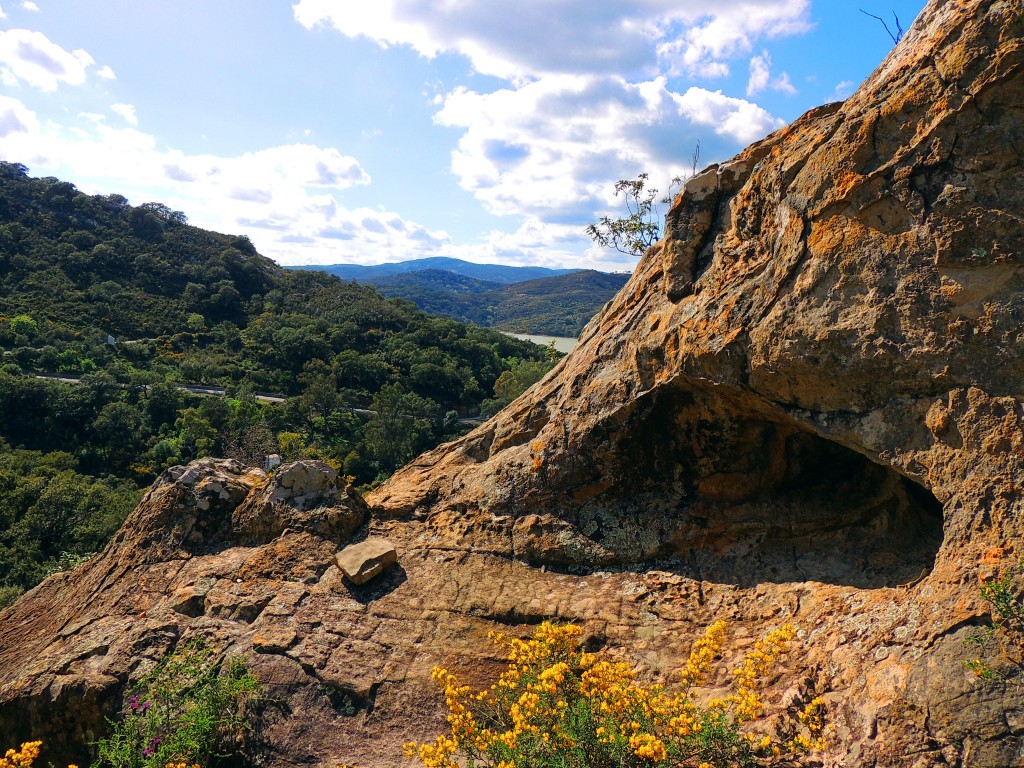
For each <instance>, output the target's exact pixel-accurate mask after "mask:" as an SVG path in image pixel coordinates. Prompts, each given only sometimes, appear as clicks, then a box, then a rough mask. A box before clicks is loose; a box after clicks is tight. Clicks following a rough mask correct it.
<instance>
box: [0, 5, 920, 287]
mask: <svg viewBox="0 0 1024 768" xmlns="http://www.w3.org/2000/svg"><path fill="white" fill-rule="evenodd" d="M923 5H924V0H860V1H859V2H857V1H850V2H848V1H847V0H716V2H714V3H709V2H706V0H701V1H700V2H697V1H696V0H519V2H512V3H499V2H494V0H369V1H367V0H360V1H359V2H354V1H353V0H298V1H297V2H287V1H283V2H278V1H277V0H261V2H258V3H253V2H251V0H250V1H248V2H245V1H243V0H176V1H175V2H173V3H172V2H139V0H35V1H34V2H33V1H32V0H28V1H22V0H18V1H17V2H14V1H12V0H0V158H3V159H5V160H9V161H12V162H20V163H23V164H25V165H26V166H28V168H29V172H30V173H31V174H33V175H47V176H57V177H59V178H62V179H65V180H68V181H71V182H73V183H75V184H76V185H77V186H78V187H79V188H80V189H82V190H84V191H87V192H91V193H102V194H110V193H119V194H123V195H125V196H126V197H128V199H129V200H130V201H131V202H132V203H133V204H139V203H143V202H147V201H157V202H162V203H165V204H167V205H169V206H171V207H172V208H175V209H177V210H181V211H183V212H184V213H185V214H186V215H187V216H188V218H189V220H190V222H192V223H193V224H197V225H199V226H203V227H208V228H211V229H216V230H219V231H222V232H230V233H235V234H246V235H248V236H249V237H250V238H251V239H252V241H253V242H254V243H255V245H256V247H257V248H258V249H259V250H260V252H261V253H263V254H264V255H267V256H270V257H271V258H274V259H276V260H277V261H279V262H281V263H284V264H313V263H321V264H330V263H341V262H353V263H366V264H370V263H380V262H384V261H397V260H402V259H408V258H420V257H425V256H454V257H458V258H463V259H467V260H470V261H478V262H499V263H507V264H536V265H544V266H572V267H594V268H599V269H606V270H619V271H621V270H625V269H631V268H632V267H633V265H634V264H635V259H630V258H628V257H624V256H622V255H621V254H618V253H616V252H614V251H610V250H606V249H599V248H597V247H596V246H594V245H593V244H592V243H591V242H590V241H589V240H588V239H587V237H586V235H585V234H584V229H585V227H586V225H587V224H588V223H590V222H592V221H594V220H596V219H597V218H598V217H599V216H601V215H602V214H606V213H607V214H611V215H618V214H619V213H620V212H621V210H622V209H621V200H616V199H615V198H614V196H613V185H614V183H615V181H616V180H617V179H621V178H634V177H635V176H636V175H637V174H638V173H640V172H648V173H649V174H650V179H651V182H652V183H653V184H654V185H655V186H659V187H660V188H662V189H663V188H664V187H665V185H666V184H667V183H668V180H669V179H671V178H672V177H673V176H676V175H679V174H682V173H685V172H686V171H687V169H688V166H689V163H690V156H691V154H692V151H693V148H694V146H695V144H696V142H697V141H700V144H701V148H702V149H701V165H706V164H708V163H711V162H715V161H720V160H724V159H726V158H728V157H730V156H731V155H733V154H735V153H736V152H738V151H739V150H741V149H742V148H743V147H744V146H746V145H747V144H748V143H750V142H751V141H753V140H756V139H758V138H760V137H762V136H764V135H765V134H767V133H769V132H770V131H772V130H774V129H775V128H777V127H780V126H782V125H784V124H785V123H787V122H789V121H791V120H793V119H795V118H797V117H798V116H799V115H800V114H802V113H803V112H804V111H806V110H807V109H810V108H811V107H814V106H817V105H819V104H822V103H825V102H827V101H834V100H836V99H839V98H843V97H845V96H847V95H849V94H850V93H852V92H853V90H854V89H855V88H856V87H857V86H859V85H860V83H861V82H862V81H863V80H864V78H865V77H867V75H868V74H870V72H871V71H872V70H873V69H874V68H875V66H876V65H877V64H878V63H879V62H880V61H881V60H882V58H883V57H884V56H885V55H886V54H887V53H888V51H889V50H890V49H891V48H892V41H891V40H890V39H889V37H888V35H887V34H886V32H885V30H884V29H883V28H882V26H881V24H880V23H879V22H878V21H876V20H875V19H872V18H869V17H868V16H865V15H864V14H863V13H861V12H860V10H859V9H863V10H865V11H867V12H869V13H874V14H877V15H879V16H884V17H886V18H887V19H890V20H891V18H892V14H893V12H895V13H896V14H897V15H898V17H899V19H900V21H901V22H902V23H903V26H904V27H905V28H909V26H910V24H911V22H912V21H913V19H914V18H915V17H916V15H917V14H918V12H919V11H920V10H921V8H922V7H923ZM890 26H891V24H890Z"/></svg>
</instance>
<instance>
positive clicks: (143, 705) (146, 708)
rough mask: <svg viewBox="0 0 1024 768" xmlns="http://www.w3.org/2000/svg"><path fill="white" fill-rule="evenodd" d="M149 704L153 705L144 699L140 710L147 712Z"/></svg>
mask: <svg viewBox="0 0 1024 768" xmlns="http://www.w3.org/2000/svg"><path fill="white" fill-rule="evenodd" d="M151 706H153V705H152V704H150V703H149V702H148V701H144V702H142V711H143V712H149V708H150V707H151Z"/></svg>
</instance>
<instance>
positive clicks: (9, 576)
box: [0, 162, 554, 604]
mask: <svg viewBox="0 0 1024 768" xmlns="http://www.w3.org/2000/svg"><path fill="white" fill-rule="evenodd" d="M0 350H2V354H3V358H2V361H0V441H2V442H0V604H2V603H3V602H4V601H5V600H8V599H10V598H11V596H12V595H14V594H17V592H19V591H21V590H22V589H24V588H26V587H29V586H31V585H32V584H34V583H35V582H36V581H38V580H39V578H41V576H42V575H44V574H45V573H46V572H47V571H49V570H53V569H54V568H59V567H61V565H62V564H63V563H66V562H67V561H69V559H70V560H73V559H74V558H75V557H79V556H82V555H84V554H86V553H88V552H91V551H94V550H95V549H96V548H98V547H99V546H101V545H102V543H103V542H104V541H105V540H106V538H108V537H109V535H110V534H111V533H112V532H113V531H114V530H115V529H116V527H117V525H118V524H119V523H120V521H121V520H122V519H123V517H124V515H125V514H127V512H128V511H129V510H130V509H131V507H132V505H133V504H134V503H135V502H136V501H137V499H138V497H139V495H140V491H141V488H143V487H144V486H145V485H148V483H150V482H151V481H152V479H153V478H154V477H155V476H156V474H157V473H158V472H160V471H162V470H163V469H165V468H166V467H168V466H171V465H173V464H177V463H182V462H186V461H190V460H192V459H195V458H199V457H202V456H206V455H218V456H231V457H234V458H238V459H241V460H244V461H247V462H251V463H261V462H262V460H263V457H264V456H266V455H267V454H270V453H275V452H276V453H280V454H282V455H283V456H284V457H285V458H286V459H290V458H299V457H302V456H313V457H319V458H322V459H324V460H326V461H328V462H330V463H331V464H333V465H334V466H336V467H337V468H338V469H339V470H340V471H342V472H344V473H346V474H348V475H350V476H352V477H353V478H354V480H355V482H356V483H358V484H372V483H375V482H379V481H381V480H382V479H383V478H385V477H386V476H387V475H388V474H390V473H391V472H393V471H394V470H395V469H396V468H397V467H399V466H401V465H402V464H404V463H405V462H407V461H408V460H409V459H411V458H412V457H414V456H415V455H417V454H418V453H419V452H421V451H423V450H426V449H427V448H430V447H433V446H434V445H437V444H438V443H439V442H441V441H444V440H448V439H451V438H453V437H455V436H457V435H458V434H461V433H462V432H464V431H465V430H466V429H468V425H467V424H466V422H465V421H464V418H465V417H467V416H472V415H474V414H477V413H479V412H480V411H481V408H483V410H484V411H485V412H492V411H494V410H495V409H496V408H498V407H500V406H501V405H503V404H504V403H505V402H507V401H508V400H509V399H511V398H512V397H514V396H515V395H516V394H518V392H519V391H521V390H522V388H525V386H528V385H529V383H532V381H534V380H536V378H538V377H539V376H540V375H542V374H543V372H544V371H546V370H547V369H548V368H549V367H550V366H551V365H552V364H553V359H554V355H553V353H552V352H550V351H549V350H546V349H544V348H541V347H538V346H536V345H534V344H529V343H526V342H521V341H518V340H516V339H513V338H511V337H508V336H506V335H503V334H500V333H497V332H494V331H488V330H485V329H483V328H479V327H474V326H470V325H464V324H462V323H459V322H455V321H453V320H449V319H444V318H439V317H432V316H430V315H427V314H424V313H423V312H420V311H418V310H417V309H416V307H415V306H414V305H413V304H412V303H410V302H407V301H401V300H391V299H386V298H384V297H382V296H381V295H380V294H378V293H377V292H376V291H374V290H373V289H372V288H369V287H365V286H360V285H356V284H354V283H351V282H347V283H346V282H343V281H341V280H340V279H339V278H337V277H335V276H333V275H329V274H327V273H324V272H307V271H294V270H285V269H282V268H281V267H279V266H277V265H276V264H274V262H272V261H270V260H269V259H266V258H264V257H262V256H260V255H259V254H258V253H257V252H256V250H255V249H254V247H253V245H252V243H250V242H249V240H248V239H246V238H245V237H235V236H230V235H223V234H218V233H215V232H209V231H206V230H202V229H199V228H197V227H193V226H190V225H189V224H188V223H187V221H186V218H185V216H184V215H183V214H182V213H180V212H176V211H172V210H170V209H169V208H167V207H166V206H163V205H161V204H158V203H147V204H143V205H140V206H131V205H129V204H128V202H127V200H126V199H125V198H123V197H121V196H120V195H106V196H93V195H86V194H83V193H81V192H79V191H78V190H77V189H76V188H75V187H74V185H72V184H69V183H67V182H63V181H59V180H57V179H54V178H31V177H29V176H28V174H27V172H26V169H25V167H24V166H21V165H19V164H15V163H5V162H0ZM43 374H58V375H59V376H60V377H61V378H62V379H66V381H62V380H58V379H55V378H42V377H41V376H42V375H43ZM502 377H503V378H502ZM499 379H500V384H499V386H498V387H497V390H496V387H495V385H496V382H499ZM189 383H193V384H203V385H210V386H218V387H221V388H223V391H224V396H209V395H207V396H203V395H201V394H197V393H195V392H192V391H188V390H187V389H185V385H186V384H189ZM259 393H273V394H275V395H276V397H275V398H274V402H273V403H268V401H267V398H262V397H260V395H259Z"/></svg>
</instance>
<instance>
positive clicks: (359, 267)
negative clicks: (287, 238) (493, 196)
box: [289, 256, 581, 285]
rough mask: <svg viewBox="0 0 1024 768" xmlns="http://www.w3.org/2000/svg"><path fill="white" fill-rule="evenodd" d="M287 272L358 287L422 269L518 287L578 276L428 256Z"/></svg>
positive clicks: (545, 269) (561, 271)
mask: <svg viewBox="0 0 1024 768" xmlns="http://www.w3.org/2000/svg"><path fill="white" fill-rule="evenodd" d="M289 269H311V270H320V271H323V272H329V273H330V274H332V275H337V276H338V277H340V278H341V279H342V280H355V281H357V282H360V283H376V282H377V281H378V280H381V279H384V278H387V277H391V276H392V275H399V274H404V273H407V272H420V271H422V270H425V269H443V270H445V271H447V272H453V273H455V274H456V275H463V276H465V277H472V278H474V279H476V280H487V281H489V282H492V283H502V284H506V285H507V284H509V283H521V282H523V281H525V280H536V279H538V278H542V277H555V276H557V275H567V274H569V273H571V272H580V271H581V270H578V269H551V268H549V267H512V266H507V265H504V264H474V263H473V262H471V261H463V260H462V259H452V258H447V257H444V256H431V257H429V258H425V259H410V260H409V261H398V262H392V263H390V264H373V265H363V264H307V265H304V266H300V267H289Z"/></svg>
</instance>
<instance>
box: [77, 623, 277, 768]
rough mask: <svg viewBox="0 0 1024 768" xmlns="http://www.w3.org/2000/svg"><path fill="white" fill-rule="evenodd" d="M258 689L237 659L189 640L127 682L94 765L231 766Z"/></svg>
mask: <svg viewBox="0 0 1024 768" xmlns="http://www.w3.org/2000/svg"><path fill="white" fill-rule="evenodd" d="M259 689H260V686H259V681H258V680H257V679H256V678H255V676H253V674H252V673H251V672H250V671H249V670H248V669H247V668H246V667H245V665H244V664H243V663H242V661H241V660H240V659H238V658H231V659H228V660H227V661H225V662H223V663H222V662H220V661H219V660H218V654H217V653H216V652H215V650H214V649H213V648H212V647H210V646H209V645H208V644H207V643H206V641H204V640H202V639H201V638H197V639H195V640H191V641H189V642H187V643H185V644H184V645H182V646H180V647H179V648H177V649H175V651H174V652H173V653H171V654H169V655H168V656H166V657H165V658H164V659H163V660H162V661H161V662H160V663H159V664H158V665H157V666H156V668H155V669H154V670H153V671H152V672H150V673H149V674H148V675H146V677H144V678H143V679H142V680H141V681H140V682H139V683H137V684H136V685H135V686H134V687H133V688H132V690H131V693H130V695H129V696H128V697H127V700H126V702H125V711H124V713H123V715H122V718H121V719H120V720H118V721H116V722H112V723H111V725H112V727H113V732H112V733H111V735H110V736H109V737H108V738H106V739H101V740H100V741H99V742H97V744H96V752H97V760H96V762H95V763H93V768H108V767H109V768H163V766H166V765H169V764H178V763H186V764H192V765H195V764H198V765H201V766H203V768H214V767H215V766H217V765H220V764H222V763H225V762H226V763H228V764H237V759H236V758H237V755H238V752H239V745H240V744H244V743H245V741H246V738H245V736H246V731H247V730H249V729H250V728H251V720H252V719H253V718H252V705H253V702H254V700H255V699H256V697H257V696H258V695H259Z"/></svg>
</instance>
